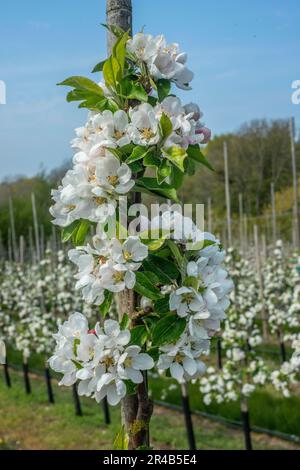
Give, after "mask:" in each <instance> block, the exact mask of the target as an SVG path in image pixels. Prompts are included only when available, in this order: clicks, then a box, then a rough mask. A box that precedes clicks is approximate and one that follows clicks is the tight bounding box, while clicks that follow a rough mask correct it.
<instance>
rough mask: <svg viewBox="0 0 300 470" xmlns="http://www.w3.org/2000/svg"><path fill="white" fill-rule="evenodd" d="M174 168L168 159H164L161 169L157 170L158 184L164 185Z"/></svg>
mask: <svg viewBox="0 0 300 470" xmlns="http://www.w3.org/2000/svg"><path fill="white" fill-rule="evenodd" d="M171 171H172V167H171V165H170V163H169V162H168V160H167V159H166V158H163V159H162V161H161V163H160V166H159V168H157V172H156V178H157V182H158V184H161V183H163V182H164V181H165V180H166V179H167V178H168V177H169V176H170V174H171Z"/></svg>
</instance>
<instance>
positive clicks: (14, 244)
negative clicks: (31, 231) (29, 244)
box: [9, 197, 19, 262]
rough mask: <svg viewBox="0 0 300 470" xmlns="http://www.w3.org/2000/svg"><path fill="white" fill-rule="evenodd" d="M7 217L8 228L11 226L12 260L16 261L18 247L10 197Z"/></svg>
mask: <svg viewBox="0 0 300 470" xmlns="http://www.w3.org/2000/svg"><path fill="white" fill-rule="evenodd" d="M9 219H10V228H11V241H12V252H13V258H14V261H16V262H17V261H18V258H19V257H18V247H17V238H16V227H15V217H14V207H13V201H12V198H11V197H10V198H9Z"/></svg>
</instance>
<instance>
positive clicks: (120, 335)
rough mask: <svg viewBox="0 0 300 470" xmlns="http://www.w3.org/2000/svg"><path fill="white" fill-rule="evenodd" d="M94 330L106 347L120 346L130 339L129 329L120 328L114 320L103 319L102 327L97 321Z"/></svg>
mask: <svg viewBox="0 0 300 470" xmlns="http://www.w3.org/2000/svg"><path fill="white" fill-rule="evenodd" d="M95 330H96V334H97V336H98V338H99V339H100V340H101V342H104V344H105V346H106V347H107V348H120V346H126V345H127V344H128V343H129V341H130V332H129V330H121V329H120V325H119V323H118V322H117V321H116V320H105V322H104V326H103V328H101V327H100V325H99V323H98V324H97V325H96V328H95Z"/></svg>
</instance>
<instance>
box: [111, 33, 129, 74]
mask: <svg viewBox="0 0 300 470" xmlns="http://www.w3.org/2000/svg"><path fill="white" fill-rule="evenodd" d="M127 40H128V33H124V34H122V36H120V37H119V39H118V40H117V41H116V42H115V44H114V47H113V51H112V53H113V56H114V57H115V58H116V59H117V61H118V63H119V66H120V73H121V77H122V76H123V73H124V66H125V57H126V42H127Z"/></svg>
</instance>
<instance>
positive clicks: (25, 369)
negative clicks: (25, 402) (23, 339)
mask: <svg viewBox="0 0 300 470" xmlns="http://www.w3.org/2000/svg"><path fill="white" fill-rule="evenodd" d="M23 376H24V386H25V392H26V393H27V394H28V395H29V394H30V393H31V384H30V378H29V366H28V358H27V357H25V356H23Z"/></svg>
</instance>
